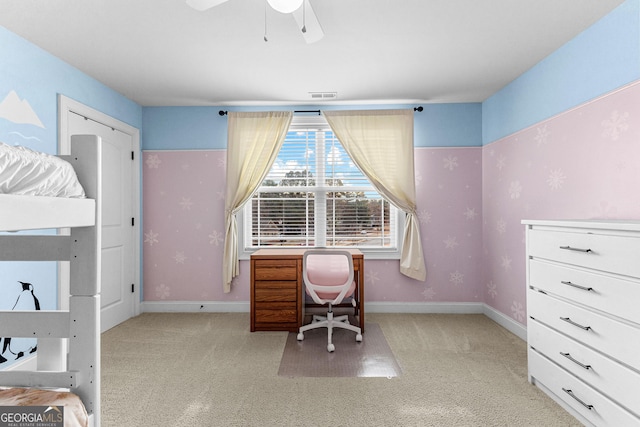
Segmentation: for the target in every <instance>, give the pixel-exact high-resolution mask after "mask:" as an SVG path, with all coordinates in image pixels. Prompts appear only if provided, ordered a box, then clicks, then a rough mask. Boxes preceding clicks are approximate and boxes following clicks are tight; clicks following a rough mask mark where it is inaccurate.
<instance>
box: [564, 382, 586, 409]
mask: <svg viewBox="0 0 640 427" xmlns="http://www.w3.org/2000/svg"><path fill="white" fill-rule="evenodd" d="M562 391H564V392H565V393H567V394H568V395H569V396H571V397H573V398H574V399H575V400H577V401H578V403H580V404H581V405H582V406H584V407H585V408H587V409H588V410H592V409H593V405H587V404H586V403H584V402H583V401H582V400H581V399H580V398H578V396H576V395H575V394H573V391H571V390H568V389H566V388H564V387H562Z"/></svg>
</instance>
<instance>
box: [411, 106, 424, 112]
mask: <svg viewBox="0 0 640 427" xmlns="http://www.w3.org/2000/svg"><path fill="white" fill-rule="evenodd" d="M422 110H424V108H422V105H421V106H419V107H415V108H414V109H413V111H417V112H419V113H420V112H422Z"/></svg>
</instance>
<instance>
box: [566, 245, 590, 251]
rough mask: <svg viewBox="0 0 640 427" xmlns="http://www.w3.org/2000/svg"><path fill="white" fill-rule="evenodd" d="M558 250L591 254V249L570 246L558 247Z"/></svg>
mask: <svg viewBox="0 0 640 427" xmlns="http://www.w3.org/2000/svg"><path fill="white" fill-rule="evenodd" d="M560 249H566V250H568V251H576V252H593V251H592V250H591V249H580V248H572V247H571V246H560Z"/></svg>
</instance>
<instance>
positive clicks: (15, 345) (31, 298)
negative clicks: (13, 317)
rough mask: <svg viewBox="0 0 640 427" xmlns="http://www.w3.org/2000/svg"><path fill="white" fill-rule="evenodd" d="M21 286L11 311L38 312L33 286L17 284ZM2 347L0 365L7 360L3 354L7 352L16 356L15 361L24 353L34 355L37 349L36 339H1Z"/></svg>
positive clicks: (38, 303)
mask: <svg viewBox="0 0 640 427" xmlns="http://www.w3.org/2000/svg"><path fill="white" fill-rule="evenodd" d="M18 283H20V284H21V285H22V292H20V294H19V295H18V299H17V300H16V303H15V304H14V305H13V308H12V310H40V301H38V298H37V297H36V295H35V293H34V292H33V285H32V284H31V283H26V282H18ZM0 342H2V347H1V348H0V350H1V351H0V363H4V362H6V361H7V359H6V358H5V357H4V354H5V353H6V352H7V351H9V353H11V354H12V355H14V356H16V357H15V359H16V360H17V359H20V358H21V357H23V356H24V355H25V353H35V351H36V350H37V347H38V339H37V338H17V339H14V340H13V341H12V340H11V338H4V339H3V338H1V337H0Z"/></svg>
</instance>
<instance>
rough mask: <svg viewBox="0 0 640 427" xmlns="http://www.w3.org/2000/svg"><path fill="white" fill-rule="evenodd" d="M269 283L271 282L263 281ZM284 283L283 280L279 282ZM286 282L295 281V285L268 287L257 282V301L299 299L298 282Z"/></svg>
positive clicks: (255, 292) (255, 294) (255, 291)
mask: <svg viewBox="0 0 640 427" xmlns="http://www.w3.org/2000/svg"><path fill="white" fill-rule="evenodd" d="M262 283H266V284H269V283H271V282H262ZM278 283H282V282H278ZM285 283H293V286H287V287H267V286H258V284H257V283H256V287H255V290H254V298H255V301H256V302H275V301H293V302H295V301H297V300H298V289H297V287H296V282H285Z"/></svg>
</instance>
